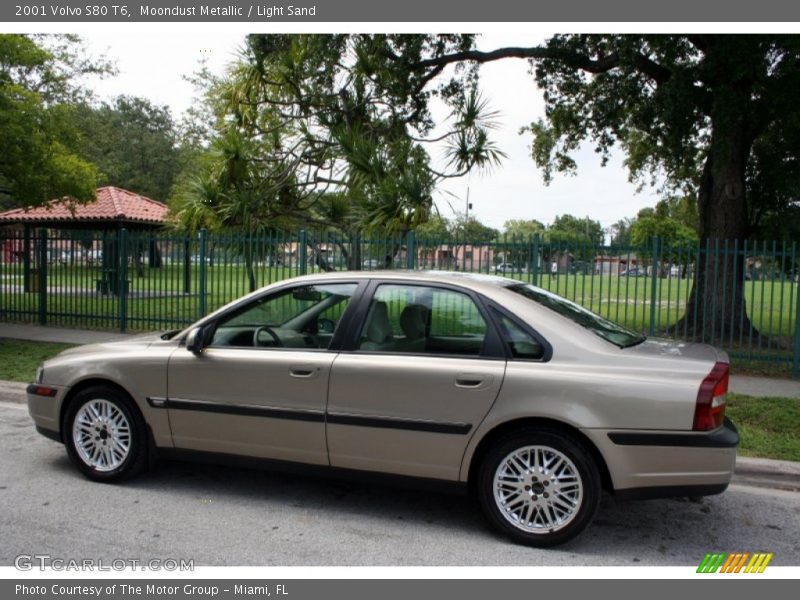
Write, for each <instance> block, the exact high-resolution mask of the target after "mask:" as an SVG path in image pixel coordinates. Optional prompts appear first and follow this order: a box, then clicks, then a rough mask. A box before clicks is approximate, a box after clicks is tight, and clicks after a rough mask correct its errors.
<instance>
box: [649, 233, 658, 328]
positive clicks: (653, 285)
mask: <svg viewBox="0 0 800 600" xmlns="http://www.w3.org/2000/svg"><path fill="white" fill-rule="evenodd" d="M657 260H658V237H657V236H656V237H653V259H652V267H651V269H650V333H649V335H650V336H651V337H652V336H654V335H655V333H656V292H657V290H658V279H657V276H658V273H657V272H656V262H657Z"/></svg>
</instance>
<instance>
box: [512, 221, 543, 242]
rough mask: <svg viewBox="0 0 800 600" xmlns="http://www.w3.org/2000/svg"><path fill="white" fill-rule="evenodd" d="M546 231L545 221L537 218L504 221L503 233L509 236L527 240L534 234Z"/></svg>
mask: <svg viewBox="0 0 800 600" xmlns="http://www.w3.org/2000/svg"><path fill="white" fill-rule="evenodd" d="M544 232H545V226H544V223H541V222H540V221H537V220H536V219H529V220H524V219H511V220H509V221H506V222H505V223H503V235H504V236H505V237H508V238H512V239H513V238H519V239H524V240H527V239H528V238H530V237H531V236H534V235H542V234H543V233H544Z"/></svg>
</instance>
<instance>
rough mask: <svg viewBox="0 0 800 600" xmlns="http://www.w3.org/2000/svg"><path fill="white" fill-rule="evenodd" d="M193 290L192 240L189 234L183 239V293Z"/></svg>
mask: <svg viewBox="0 0 800 600" xmlns="http://www.w3.org/2000/svg"><path fill="white" fill-rule="evenodd" d="M191 291H192V240H191V239H190V237H189V235H188V234H187V235H186V237H185V238H184V239H183V293H184V294H188V293H190V292H191Z"/></svg>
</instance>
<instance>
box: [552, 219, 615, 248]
mask: <svg viewBox="0 0 800 600" xmlns="http://www.w3.org/2000/svg"><path fill="white" fill-rule="evenodd" d="M547 234H548V238H549V239H550V241H551V242H554V243H564V242H567V243H571V244H585V245H588V246H601V245H602V244H603V240H604V238H605V235H604V233H603V226H602V225H601V224H600V222H599V221H595V220H594V219H590V218H589V217H584V218H580V217H575V216H573V215H558V216H557V217H556V218H555V219H554V220H553V224H552V225H551V226H550V227H548V229H547Z"/></svg>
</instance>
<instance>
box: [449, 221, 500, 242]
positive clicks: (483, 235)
mask: <svg viewBox="0 0 800 600" xmlns="http://www.w3.org/2000/svg"><path fill="white" fill-rule="evenodd" d="M450 231H451V234H452V235H454V236H456V237H458V238H459V239H462V240H468V241H469V242H470V243H475V244H486V243H488V242H491V241H492V240H494V239H496V238H497V236H498V235H499V232H498V231H497V230H496V229H493V228H492V227H488V226H487V225H484V224H483V223H481V222H480V221H478V219H476V218H475V217H469V218H466V217H464V216H461V215H459V216H458V217H457V218H456V219H455V221H454V222H453V223H452V224H451V228H450Z"/></svg>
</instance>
